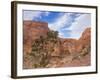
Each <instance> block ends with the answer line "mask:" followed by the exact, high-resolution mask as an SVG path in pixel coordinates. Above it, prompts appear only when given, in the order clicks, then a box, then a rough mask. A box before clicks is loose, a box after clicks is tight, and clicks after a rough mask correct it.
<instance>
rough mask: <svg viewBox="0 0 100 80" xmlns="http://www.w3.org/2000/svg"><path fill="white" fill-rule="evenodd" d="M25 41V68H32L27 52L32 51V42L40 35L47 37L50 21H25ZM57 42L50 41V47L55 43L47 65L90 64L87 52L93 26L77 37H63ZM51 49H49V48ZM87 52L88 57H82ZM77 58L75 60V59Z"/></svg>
mask: <svg viewBox="0 0 100 80" xmlns="http://www.w3.org/2000/svg"><path fill="white" fill-rule="evenodd" d="M23 24H24V28H23V31H24V32H23V35H24V38H23V41H24V68H32V61H31V60H30V58H29V56H28V55H27V53H30V52H31V49H32V47H31V46H32V42H33V41H35V40H36V39H38V38H39V37H40V36H43V37H46V36H47V33H48V32H49V31H50V30H49V28H48V23H45V22H35V21H24V22H23ZM58 39H59V40H58V42H57V43H55V44H54V43H52V42H48V43H49V44H47V46H48V48H49V47H52V45H53V48H54V49H53V50H54V51H53V52H52V53H50V54H51V58H50V63H49V64H48V65H47V67H61V66H82V65H90V52H87V51H86V50H87V48H88V46H90V44H91V28H87V29H86V30H85V31H84V32H83V33H82V36H81V37H80V39H79V40H76V39H62V38H58ZM48 50H49V49H48ZM84 54H87V56H86V57H82V59H80V60H81V61H83V62H80V60H79V59H77V58H80V56H83V55H84ZM74 58H75V60H73V59H74Z"/></svg>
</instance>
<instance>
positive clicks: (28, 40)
mask: <svg viewBox="0 0 100 80" xmlns="http://www.w3.org/2000/svg"><path fill="white" fill-rule="evenodd" d="M23 25H24V28H23V31H24V33H23V35H24V37H23V41H24V49H25V50H24V51H25V52H30V50H31V44H32V42H33V41H34V40H35V39H38V38H39V37H40V36H44V37H45V36H46V34H47V32H48V31H49V28H48V23H44V22H35V21H24V22H23Z"/></svg>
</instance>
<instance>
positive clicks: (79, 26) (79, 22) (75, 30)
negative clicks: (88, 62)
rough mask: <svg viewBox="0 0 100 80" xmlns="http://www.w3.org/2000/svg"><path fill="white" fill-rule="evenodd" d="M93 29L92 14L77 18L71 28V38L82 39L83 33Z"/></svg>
mask: <svg viewBox="0 0 100 80" xmlns="http://www.w3.org/2000/svg"><path fill="white" fill-rule="evenodd" d="M88 27H91V15H90V14H83V15H81V16H80V17H78V18H76V20H75V22H73V23H72V25H71V26H70V28H71V29H72V30H71V37H72V38H77V39H78V38H80V36H81V34H82V33H83V31H84V30H85V29H86V28H88Z"/></svg>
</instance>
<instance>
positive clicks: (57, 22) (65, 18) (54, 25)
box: [49, 13, 70, 30]
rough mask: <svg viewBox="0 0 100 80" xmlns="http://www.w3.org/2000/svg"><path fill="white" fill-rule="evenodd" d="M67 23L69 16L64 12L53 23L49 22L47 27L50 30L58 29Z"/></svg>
mask: <svg viewBox="0 0 100 80" xmlns="http://www.w3.org/2000/svg"><path fill="white" fill-rule="evenodd" d="M69 23H70V17H69V15H68V13H64V14H63V15H60V16H59V17H58V18H57V19H56V20H55V21H54V22H53V23H50V24H49V28H50V29H51V30H59V29H60V28H63V27H65V26H67V25H68V24H69Z"/></svg>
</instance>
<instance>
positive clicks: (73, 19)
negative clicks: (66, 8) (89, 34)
mask: <svg viewBox="0 0 100 80" xmlns="http://www.w3.org/2000/svg"><path fill="white" fill-rule="evenodd" d="M23 15H24V18H23V19H24V20H33V21H41V22H47V23H48V27H49V28H50V29H51V30H54V31H58V32H59V37H61V38H74V39H79V38H80V36H81V34H82V32H83V31H84V30H85V29H86V28H88V27H91V14H89V13H75V12H74V13H73V12H51V11H29V10H24V11H23Z"/></svg>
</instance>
